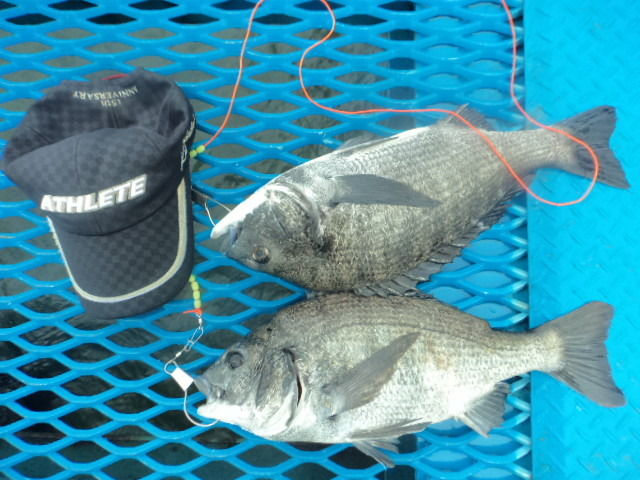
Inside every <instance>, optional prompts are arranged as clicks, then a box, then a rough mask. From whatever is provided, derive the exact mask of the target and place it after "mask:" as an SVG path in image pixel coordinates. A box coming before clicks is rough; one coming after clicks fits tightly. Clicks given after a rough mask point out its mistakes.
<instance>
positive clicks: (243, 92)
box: [207, 85, 257, 98]
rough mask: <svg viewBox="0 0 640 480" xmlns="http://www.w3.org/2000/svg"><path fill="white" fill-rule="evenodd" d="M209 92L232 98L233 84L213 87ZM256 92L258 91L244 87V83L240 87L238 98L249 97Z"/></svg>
mask: <svg viewBox="0 0 640 480" xmlns="http://www.w3.org/2000/svg"><path fill="white" fill-rule="evenodd" d="M207 93H209V94H211V95H213V96H215V97H218V98H231V95H232V94H233V85H223V86H221V87H217V88H213V89H211V90H209V91H208V92H207ZM255 93H257V91H256V90H252V89H250V88H247V87H243V86H242V85H240V88H238V96H237V98H244V97H248V96H251V95H254V94H255Z"/></svg>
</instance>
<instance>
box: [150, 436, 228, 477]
mask: <svg viewBox="0 0 640 480" xmlns="http://www.w3.org/2000/svg"><path fill="white" fill-rule="evenodd" d="M148 455H149V456H150V457H151V458H153V459H154V460H156V461H157V462H160V463H162V464H163V465H181V464H183V463H188V462H190V461H191V460H193V459H194V458H197V457H198V456H199V455H198V454H197V453H195V452H194V451H193V450H191V449H190V448H188V447H185V446H184V445H181V444H179V443H168V444H166V445H163V446H162V447H160V448H158V449H156V450H153V451H151V452H149V453H148ZM216 478H217V477H216Z"/></svg>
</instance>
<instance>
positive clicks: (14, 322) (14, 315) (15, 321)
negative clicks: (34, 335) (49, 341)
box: [0, 310, 31, 329]
mask: <svg viewBox="0 0 640 480" xmlns="http://www.w3.org/2000/svg"><path fill="white" fill-rule="evenodd" d="M0 318H2V322H0V329H2V328H12V327H16V326H18V325H22V324H23V323H27V322H30V321H31V320H29V319H28V318H27V317H25V316H24V315H22V314H21V313H18V312H16V311H15V310H0Z"/></svg>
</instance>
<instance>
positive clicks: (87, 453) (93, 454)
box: [60, 441, 109, 463]
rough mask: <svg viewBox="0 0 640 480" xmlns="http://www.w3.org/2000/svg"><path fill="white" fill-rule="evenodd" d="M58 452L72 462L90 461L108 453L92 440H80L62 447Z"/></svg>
mask: <svg viewBox="0 0 640 480" xmlns="http://www.w3.org/2000/svg"><path fill="white" fill-rule="evenodd" d="M60 454H62V455H63V456H64V457H66V458H67V459H69V460H71V461H72V462H77V463H90V462H95V461H96V460H99V459H101V458H103V457H105V456H107V455H109V452H107V451H106V450H105V449H104V448H102V447H101V446H99V445H96V444H95V443H93V442H88V441H80V442H76V443H74V444H72V445H69V446H68V447H65V448H63V449H62V450H60Z"/></svg>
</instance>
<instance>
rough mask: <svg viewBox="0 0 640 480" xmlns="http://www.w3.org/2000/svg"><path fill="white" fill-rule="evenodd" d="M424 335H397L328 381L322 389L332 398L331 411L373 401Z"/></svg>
mask: <svg viewBox="0 0 640 480" xmlns="http://www.w3.org/2000/svg"><path fill="white" fill-rule="evenodd" d="M419 336H420V334H419V333H408V334H406V335H403V336H401V337H398V338H396V339H395V340H394V341H392V342H391V343H389V345H387V346H386V347H383V348H381V349H380V350H378V351H377V352H375V353H373V354H372V355H371V356H369V357H368V358H366V359H364V360H362V361H361V362H359V363H358V364H356V365H355V366H354V367H352V368H351V369H349V370H348V371H347V372H345V373H344V374H343V375H342V376H341V377H340V378H337V379H335V380H334V381H332V382H330V383H328V384H326V385H324V386H323V387H322V392H323V393H324V394H325V395H328V396H329V397H330V398H331V404H332V405H333V406H334V408H333V409H332V411H331V415H332V416H333V415H338V414H340V413H342V412H345V411H347V410H351V409H354V408H358V407H361V406H362V405H365V404H367V403H369V402H371V401H372V400H373V399H374V398H375V396H376V395H377V394H378V392H379V391H380V389H382V387H383V386H384V385H385V384H386V383H387V382H388V381H389V379H390V378H391V376H392V375H393V373H394V372H395V371H396V365H397V363H398V360H400V358H401V357H402V356H403V355H404V354H405V352H406V351H407V350H409V348H411V346H412V345H413V344H414V343H415V341H416V340H417V339H418V337H419Z"/></svg>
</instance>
